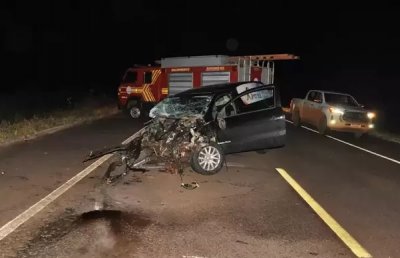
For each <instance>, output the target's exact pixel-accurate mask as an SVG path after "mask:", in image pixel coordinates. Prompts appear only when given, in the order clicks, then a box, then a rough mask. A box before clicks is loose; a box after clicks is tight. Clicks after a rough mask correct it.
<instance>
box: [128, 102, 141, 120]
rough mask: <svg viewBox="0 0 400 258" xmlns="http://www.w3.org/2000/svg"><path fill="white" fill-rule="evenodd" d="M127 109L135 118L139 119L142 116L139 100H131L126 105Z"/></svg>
mask: <svg viewBox="0 0 400 258" xmlns="http://www.w3.org/2000/svg"><path fill="white" fill-rule="evenodd" d="M126 111H127V113H128V114H129V115H130V116H131V117H132V118H134V119H137V118H139V117H140V114H141V112H140V108H139V103H138V101H137V100H131V101H129V102H128V104H127V105H126Z"/></svg>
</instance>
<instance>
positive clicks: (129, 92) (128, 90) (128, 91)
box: [126, 86, 132, 94]
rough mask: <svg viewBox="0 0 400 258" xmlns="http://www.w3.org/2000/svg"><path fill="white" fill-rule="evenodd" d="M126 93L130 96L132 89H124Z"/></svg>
mask: <svg viewBox="0 0 400 258" xmlns="http://www.w3.org/2000/svg"><path fill="white" fill-rule="evenodd" d="M126 93H128V94H131V93H132V88H131V87H130V86H128V87H126Z"/></svg>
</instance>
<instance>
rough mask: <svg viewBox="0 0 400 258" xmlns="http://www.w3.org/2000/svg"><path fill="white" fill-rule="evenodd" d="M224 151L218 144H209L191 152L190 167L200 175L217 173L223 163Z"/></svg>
mask: <svg viewBox="0 0 400 258" xmlns="http://www.w3.org/2000/svg"><path fill="white" fill-rule="evenodd" d="M224 159H225V156H224V153H223V151H222V149H221V147H220V146H219V145H218V144H214V143H212V144H209V145H206V146H204V147H202V148H200V149H199V150H198V151H196V152H195V153H193V156H192V159H191V167H192V169H193V170H194V171H195V172H196V173H199V174H202V175H214V174H216V173H218V172H219V171H220V170H221V168H222V166H223V164H224Z"/></svg>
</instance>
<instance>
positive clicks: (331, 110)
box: [329, 107, 344, 115]
mask: <svg viewBox="0 0 400 258" xmlns="http://www.w3.org/2000/svg"><path fill="white" fill-rule="evenodd" d="M329 111H330V112H331V113H333V114H338V115H343V114H344V110H343V109H340V108H334V107H330V108H329Z"/></svg>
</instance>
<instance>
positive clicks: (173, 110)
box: [150, 95, 212, 118]
mask: <svg viewBox="0 0 400 258" xmlns="http://www.w3.org/2000/svg"><path fill="white" fill-rule="evenodd" d="M211 99H212V97H211V96H198V95H187V96H179V97H169V98H166V99H164V100H163V101H161V102H160V103H158V104H157V105H156V106H155V107H154V108H152V109H151V111H150V117H156V116H160V117H170V118H182V117H185V116H204V114H205V113H206V112H207V109H208V106H209V104H210V102H211Z"/></svg>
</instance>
